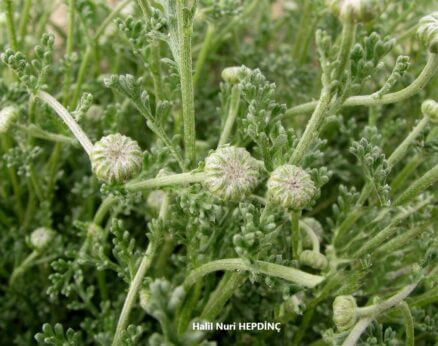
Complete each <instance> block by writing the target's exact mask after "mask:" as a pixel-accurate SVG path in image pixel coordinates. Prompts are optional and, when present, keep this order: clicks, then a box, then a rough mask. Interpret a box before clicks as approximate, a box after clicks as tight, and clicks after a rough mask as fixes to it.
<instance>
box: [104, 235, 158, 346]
mask: <svg viewBox="0 0 438 346" xmlns="http://www.w3.org/2000/svg"><path fill="white" fill-rule="evenodd" d="M156 249H157V244H156V243H155V241H152V240H150V242H149V245H148V248H147V250H146V252H145V254H144V256H143V258H142V260H141V262H140V266H139V267H138V269H137V272H136V273H135V277H134V280H132V281H131V284H130V285H129V290H128V295H127V296H126V299H125V302H124V304H123V308H122V312H121V313H120V317H119V321H118V323H117V328H116V333H115V334H114V339H113V342H112V346H118V345H121V342H122V340H121V337H122V332H123V331H124V330H125V328H126V325H127V323H128V319H129V314H130V312H131V309H132V307H133V305H134V301H135V298H136V297H137V293H138V290H139V289H140V286H141V283H142V281H143V278H144V276H145V274H146V272H147V270H148V269H149V268H150V266H151V264H152V260H153V258H154V255H155V252H156Z"/></svg>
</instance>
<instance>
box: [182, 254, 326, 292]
mask: <svg viewBox="0 0 438 346" xmlns="http://www.w3.org/2000/svg"><path fill="white" fill-rule="evenodd" d="M224 270H233V271H234V270H235V271H241V270H245V271H250V272H251V271H252V272H256V273H260V274H265V275H269V276H274V277H278V278H282V279H284V280H287V281H290V282H294V283H296V284H298V285H301V286H303V287H315V286H316V285H318V284H320V283H321V282H322V281H324V277H322V276H319V275H313V274H309V273H306V272H303V271H301V270H298V269H295V268H290V267H285V266H282V265H279V264H274V263H269V262H265V261H255V262H254V263H252V264H250V263H248V262H246V261H244V260H243V259H241V258H228V259H221V260H216V261H212V262H208V263H206V264H203V265H201V266H200V267H198V268H196V269H193V270H192V271H191V272H190V273H189V275H188V276H187V277H186V280H185V281H184V285H185V286H187V287H189V286H191V285H193V284H194V283H195V282H196V281H197V280H199V279H201V278H202V277H203V276H205V275H207V274H209V273H212V272H216V271H224Z"/></svg>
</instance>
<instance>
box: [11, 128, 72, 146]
mask: <svg viewBox="0 0 438 346" xmlns="http://www.w3.org/2000/svg"><path fill="white" fill-rule="evenodd" d="M18 128H19V129H20V130H23V131H24V132H26V133H27V134H28V135H29V136H31V137H35V138H39V139H43V140H46V141H52V142H56V143H63V144H69V145H73V146H76V145H78V144H79V143H78V141H77V140H76V139H75V138H72V137H69V136H64V135H60V134H57V133H51V132H48V131H45V130H43V129H41V128H40V127H38V126H36V125H33V124H32V125H29V126H24V125H18Z"/></svg>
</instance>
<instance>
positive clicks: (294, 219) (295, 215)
mask: <svg viewBox="0 0 438 346" xmlns="http://www.w3.org/2000/svg"><path fill="white" fill-rule="evenodd" d="M300 217H301V210H300V211H292V212H291V223H292V227H291V242H292V258H294V259H296V260H297V259H298V258H299V257H300V254H301V251H302V250H303V249H302V243H301V231H300Z"/></svg>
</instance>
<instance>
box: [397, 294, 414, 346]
mask: <svg viewBox="0 0 438 346" xmlns="http://www.w3.org/2000/svg"><path fill="white" fill-rule="evenodd" d="M398 308H399V309H400V311H401V313H402V315H403V320H404V323H405V332H406V342H405V345H406V346H414V345H415V336H414V335H415V331H414V319H413V318H412V314H411V309H410V308H409V305H408V303H406V302H405V301H402V302H401V303H400V304H399V305H398Z"/></svg>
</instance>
